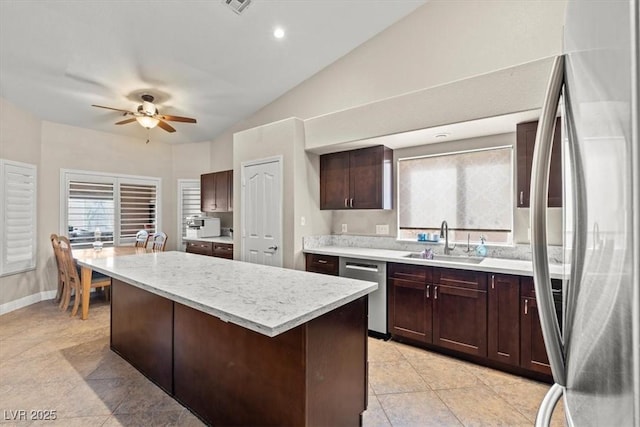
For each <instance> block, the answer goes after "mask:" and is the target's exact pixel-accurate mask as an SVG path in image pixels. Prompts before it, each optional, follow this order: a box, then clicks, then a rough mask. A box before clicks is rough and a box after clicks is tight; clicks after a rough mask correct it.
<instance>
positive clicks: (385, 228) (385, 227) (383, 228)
mask: <svg viewBox="0 0 640 427" xmlns="http://www.w3.org/2000/svg"><path fill="white" fill-rule="evenodd" d="M376 234H389V224H378V225H376Z"/></svg>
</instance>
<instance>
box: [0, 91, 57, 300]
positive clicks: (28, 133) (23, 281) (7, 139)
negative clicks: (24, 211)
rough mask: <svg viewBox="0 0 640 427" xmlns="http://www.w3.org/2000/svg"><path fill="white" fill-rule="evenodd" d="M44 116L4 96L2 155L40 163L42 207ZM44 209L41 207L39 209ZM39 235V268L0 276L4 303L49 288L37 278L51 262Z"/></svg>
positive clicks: (0, 109) (1, 107)
mask: <svg viewBox="0 0 640 427" xmlns="http://www.w3.org/2000/svg"><path fill="white" fill-rule="evenodd" d="M40 133H41V128H40V120H38V118H36V117H35V116H33V115H31V114H29V113H27V112H26V111H24V110H21V109H20V108H18V107H16V106H14V105H13V104H11V103H9V102H7V101H6V100H4V99H3V98H0V158H2V159H9V160H14V161H18V162H24V163H30V164H32V165H36V166H37V167H38V171H37V173H38V190H37V191H38V200H37V204H38V208H40V207H41V206H42V198H43V196H44V193H43V192H42V191H41V190H40V188H41V185H42V183H43V181H44V179H46V178H45V177H44V176H43V175H42V171H41V168H40V139H41V136H40ZM38 210H40V209H38ZM36 227H37V230H38V235H40V234H42V233H41V230H42V228H43V226H42V218H41V216H39V217H38V223H37V224H36ZM45 243H46V244H49V245H50V243H48V239H47V242H44V243H43V242H42V241H41V239H40V238H38V254H37V256H38V258H37V263H36V270H33V271H28V272H25V273H19V274H12V275H10V276H4V277H0V305H2V304H5V303H7V302H10V301H14V300H17V299H19V298H22V297H26V296H28V295H32V294H37V293H39V292H42V291H44V290H46V289H48V288H47V285H46V284H45V283H42V282H41V281H39V280H37V278H38V274H39V271H41V270H43V268H45V265H46V264H47V263H48V259H47V257H46V256H43V255H42V253H43V244H45Z"/></svg>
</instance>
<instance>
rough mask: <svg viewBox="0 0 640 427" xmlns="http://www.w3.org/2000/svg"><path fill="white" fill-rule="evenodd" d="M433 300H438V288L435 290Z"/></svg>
mask: <svg viewBox="0 0 640 427" xmlns="http://www.w3.org/2000/svg"><path fill="white" fill-rule="evenodd" d="M433 299H438V287H437V286H435V287H434V288H433Z"/></svg>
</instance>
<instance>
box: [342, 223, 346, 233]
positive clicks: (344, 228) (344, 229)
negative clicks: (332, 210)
mask: <svg viewBox="0 0 640 427" xmlns="http://www.w3.org/2000/svg"><path fill="white" fill-rule="evenodd" d="M342 232H343V233H346V232H347V224H342Z"/></svg>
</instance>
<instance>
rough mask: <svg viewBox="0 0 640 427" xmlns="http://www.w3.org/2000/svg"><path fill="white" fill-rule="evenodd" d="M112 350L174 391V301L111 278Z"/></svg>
mask: <svg viewBox="0 0 640 427" xmlns="http://www.w3.org/2000/svg"><path fill="white" fill-rule="evenodd" d="M111 293H112V295H111V348H112V349H113V350H114V351H115V352H116V353H118V354H119V355H120V356H122V357H123V358H124V359H125V360H127V361H128V362H129V363H131V364H132V365H133V366H135V367H136V368H137V369H138V370H139V371H140V372H142V373H143V374H144V375H146V376H147V377H148V378H149V379H151V380H152V381H153V382H155V383H156V384H158V385H159V386H160V387H161V388H162V389H164V390H165V391H166V392H167V393H172V392H173V370H172V367H173V356H172V353H173V337H172V336H171V329H172V328H173V302H172V301H170V300H168V299H166V298H163V297H160V296H158V295H155V294H152V293H150V292H147V291H144V290H142V289H139V288H136V287H134V286H131V285H129V284H127V283H124V282H121V281H120V280H117V279H113V278H112V279H111Z"/></svg>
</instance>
